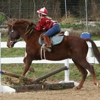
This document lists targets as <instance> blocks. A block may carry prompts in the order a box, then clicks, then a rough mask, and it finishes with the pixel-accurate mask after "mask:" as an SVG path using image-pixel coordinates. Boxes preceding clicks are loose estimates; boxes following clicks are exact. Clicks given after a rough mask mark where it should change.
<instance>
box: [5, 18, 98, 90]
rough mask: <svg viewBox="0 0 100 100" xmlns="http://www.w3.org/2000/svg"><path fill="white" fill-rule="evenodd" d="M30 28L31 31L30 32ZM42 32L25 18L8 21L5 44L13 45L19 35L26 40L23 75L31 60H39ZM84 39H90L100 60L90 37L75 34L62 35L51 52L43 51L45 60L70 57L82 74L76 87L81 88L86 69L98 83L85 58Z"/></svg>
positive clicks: (92, 69)
mask: <svg viewBox="0 0 100 100" xmlns="http://www.w3.org/2000/svg"><path fill="white" fill-rule="evenodd" d="M31 30H33V31H32V32H30V31H31ZM42 33H43V32H38V31H36V30H35V28H34V24H33V25H32V24H31V22H30V21H28V20H25V19H20V20H17V21H15V22H14V23H8V40H7V46H8V47H9V48H11V47H13V46H14V44H15V43H16V42H17V41H18V39H19V38H20V37H21V38H23V39H24V41H25V42H26V53H27V55H26V57H25V58H24V60H23V61H24V64H25V66H24V71H23V74H22V75H23V76H25V74H26V72H27V71H28V70H29V68H30V65H31V63H32V61H33V60H41V54H40V51H41V46H40V44H39V43H38V39H39V37H40V35H41V34H42ZM86 41H90V42H91V43H92V46H93V50H94V54H95V56H96V57H97V59H98V61H99V62H100V60H99V59H100V54H99V51H98V49H97V47H96V45H95V43H94V42H93V41H92V40H91V39H82V38H79V37H76V36H64V39H63V41H62V42H61V43H60V44H58V45H55V46H52V52H47V51H45V57H46V59H47V60H53V61H57V60H63V59H67V58H71V59H72V60H73V62H74V63H75V65H76V67H77V68H78V70H79V71H80V72H81V74H82V79H81V81H80V83H79V85H78V86H77V87H76V89H81V88H82V86H83V83H84V81H85V79H86V76H87V71H86V69H87V70H89V72H90V73H91V75H92V78H93V82H94V84H95V85H98V81H97V79H96V76H95V71H94V68H93V66H92V65H90V64H89V63H88V62H87V60H86V56H87V52H88V45H87V43H86Z"/></svg>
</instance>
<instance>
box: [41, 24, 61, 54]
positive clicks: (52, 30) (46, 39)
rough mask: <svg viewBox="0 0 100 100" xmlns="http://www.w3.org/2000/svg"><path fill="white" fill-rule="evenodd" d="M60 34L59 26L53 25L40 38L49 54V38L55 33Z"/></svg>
mask: <svg viewBox="0 0 100 100" xmlns="http://www.w3.org/2000/svg"><path fill="white" fill-rule="evenodd" d="M59 32H60V26H59V24H55V25H53V27H52V28H50V29H49V30H48V31H47V32H45V33H44V34H43V36H42V38H43V40H44V43H45V46H46V47H45V48H46V49H48V51H49V52H51V47H52V45H51V40H50V37H52V36H54V35H56V34H57V33H59Z"/></svg>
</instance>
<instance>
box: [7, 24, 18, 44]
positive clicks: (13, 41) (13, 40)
mask: <svg viewBox="0 0 100 100" xmlns="http://www.w3.org/2000/svg"><path fill="white" fill-rule="evenodd" d="M13 34H14V29H13V25H11V31H10V32H9V38H8V40H10V44H11V45H12V44H14V43H16V42H18V39H12V37H11V36H12V35H13Z"/></svg>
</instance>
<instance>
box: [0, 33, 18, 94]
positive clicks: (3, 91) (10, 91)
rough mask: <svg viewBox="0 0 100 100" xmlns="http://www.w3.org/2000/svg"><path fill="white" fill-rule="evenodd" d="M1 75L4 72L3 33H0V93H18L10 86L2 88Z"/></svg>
mask: <svg viewBox="0 0 100 100" xmlns="http://www.w3.org/2000/svg"><path fill="white" fill-rule="evenodd" d="M1 74H2V71H1V33H0V92H1V93H14V92H16V90H15V89H13V88H11V87H9V86H2V84H1Z"/></svg>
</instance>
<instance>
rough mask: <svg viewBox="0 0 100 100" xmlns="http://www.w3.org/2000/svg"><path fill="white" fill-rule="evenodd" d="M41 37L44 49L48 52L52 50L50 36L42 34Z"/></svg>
mask: <svg viewBox="0 0 100 100" xmlns="http://www.w3.org/2000/svg"><path fill="white" fill-rule="evenodd" d="M42 38H43V40H44V44H45V45H43V48H44V49H46V50H47V51H48V52H51V51H52V46H51V40H50V38H49V37H48V36H46V35H43V36H42Z"/></svg>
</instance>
